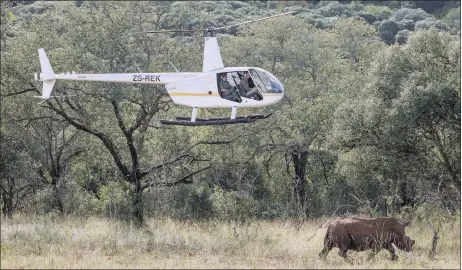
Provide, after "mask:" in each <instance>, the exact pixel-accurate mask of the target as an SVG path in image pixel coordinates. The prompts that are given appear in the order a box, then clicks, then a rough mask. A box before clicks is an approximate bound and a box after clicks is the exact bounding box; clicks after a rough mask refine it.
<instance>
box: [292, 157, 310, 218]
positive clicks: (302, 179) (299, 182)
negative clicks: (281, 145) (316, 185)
mask: <svg viewBox="0 0 462 270" xmlns="http://www.w3.org/2000/svg"><path fill="white" fill-rule="evenodd" d="M292 162H293V163H294V167H295V177H294V181H295V185H294V193H295V202H296V204H297V207H299V209H301V210H303V211H304V213H305V214H308V211H307V209H306V186H307V185H306V176H305V172H306V165H307V163H308V151H306V150H304V151H301V152H298V151H294V152H292Z"/></svg>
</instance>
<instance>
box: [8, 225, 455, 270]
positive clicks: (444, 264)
mask: <svg viewBox="0 0 462 270" xmlns="http://www.w3.org/2000/svg"><path fill="white" fill-rule="evenodd" d="M318 225H319V223H317V222H313V223H305V224H304V225H303V226H302V228H301V229H300V231H298V232H297V231H296V230H295V229H294V227H293V226H291V225H290V224H289V223H284V222H268V221H254V222H252V223H250V224H246V225H238V224H235V223H224V222H217V221H209V222H194V223H192V224H191V223H188V222H181V221H175V220H171V219H161V220H154V219H151V220H149V221H148V228H147V229H144V230H139V229H136V228H135V227H133V226H130V225H127V224H125V223H122V222H117V221H110V220H105V219H99V218H90V219H88V220H86V221H84V220H79V219H67V220H59V219H54V220H50V218H44V217H19V218H16V219H14V220H5V219H3V220H2V225H1V255H2V256H1V268H2V269H5V268H16V269H18V268H213V269H217V268H355V269H357V268H380V269H383V268H393V269H396V268H412V269H416V268H445V269H448V268H460V220H454V221H453V222H449V223H446V224H444V227H443V228H442V229H441V232H440V239H439V242H438V248H437V257H436V259H435V260H430V259H429V258H428V256H427V254H428V251H429V249H430V246H431V237H432V232H431V231H430V230H429V229H428V227H427V226H426V224H425V223H422V224H417V223H414V224H411V226H410V227H409V228H408V230H407V234H408V235H410V236H411V237H412V238H413V239H415V240H416V244H415V246H414V247H415V249H414V251H413V252H412V253H405V252H402V251H398V252H397V255H398V256H399V259H398V261H390V260H389V259H388V258H389V253H388V252H387V251H384V250H383V251H381V252H380V253H379V254H378V255H377V256H376V257H375V259H373V260H371V261H366V260H367V255H368V252H360V253H357V252H350V253H349V256H350V257H351V259H352V261H353V263H352V264H348V263H346V262H345V261H344V260H343V259H342V258H340V257H339V256H338V254H337V251H338V249H336V248H334V249H333V250H332V251H331V252H330V253H329V255H328V257H327V260H326V261H321V260H320V259H319V258H318V254H319V252H320V250H321V249H322V246H323V238H324V233H325V231H326V229H325V228H323V229H318V230H316V228H317V227H318Z"/></svg>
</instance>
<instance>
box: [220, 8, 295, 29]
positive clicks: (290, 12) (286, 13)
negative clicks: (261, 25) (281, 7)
mask: <svg viewBox="0 0 462 270" xmlns="http://www.w3.org/2000/svg"><path fill="white" fill-rule="evenodd" d="M294 13H296V12H295V11H289V12H285V13H281V14H277V15H273V16H269V17H265V18H261V19H257V20H252V21H246V22H241V23H236V24H232V25H227V26H222V27H218V28H215V29H214V30H221V29H225V28H230V27H233V26H238V25H242V24H246V23H252V22H258V21H263V20H267V19H271V18H274V17H279V16H283V15H288V14H294Z"/></svg>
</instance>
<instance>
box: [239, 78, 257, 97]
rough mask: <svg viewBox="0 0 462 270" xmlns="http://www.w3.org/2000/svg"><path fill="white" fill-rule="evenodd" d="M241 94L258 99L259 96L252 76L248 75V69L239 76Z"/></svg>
mask: <svg viewBox="0 0 462 270" xmlns="http://www.w3.org/2000/svg"><path fill="white" fill-rule="evenodd" d="M240 86H241V90H242V92H241V95H242V96H245V97H246V98H253V99H257V100H260V99H261V97H260V95H259V93H258V89H257V88H256V87H255V83H254V82H253V80H252V78H251V77H250V73H249V72H248V71H245V72H244V75H243V76H242V77H241V83H240Z"/></svg>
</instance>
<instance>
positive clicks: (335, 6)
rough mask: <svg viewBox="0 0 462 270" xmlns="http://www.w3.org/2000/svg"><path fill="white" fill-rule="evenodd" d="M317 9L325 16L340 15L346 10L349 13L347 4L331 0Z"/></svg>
mask: <svg viewBox="0 0 462 270" xmlns="http://www.w3.org/2000/svg"><path fill="white" fill-rule="evenodd" d="M318 11H319V12H321V14H322V15H323V16H325V17H334V16H341V15H342V14H344V13H345V14H346V13H347V11H349V12H350V13H351V11H350V10H349V8H348V6H346V5H342V4H340V3H339V2H336V1H332V2H330V3H329V4H328V5H327V6H325V7H321V8H319V9H318Z"/></svg>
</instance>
